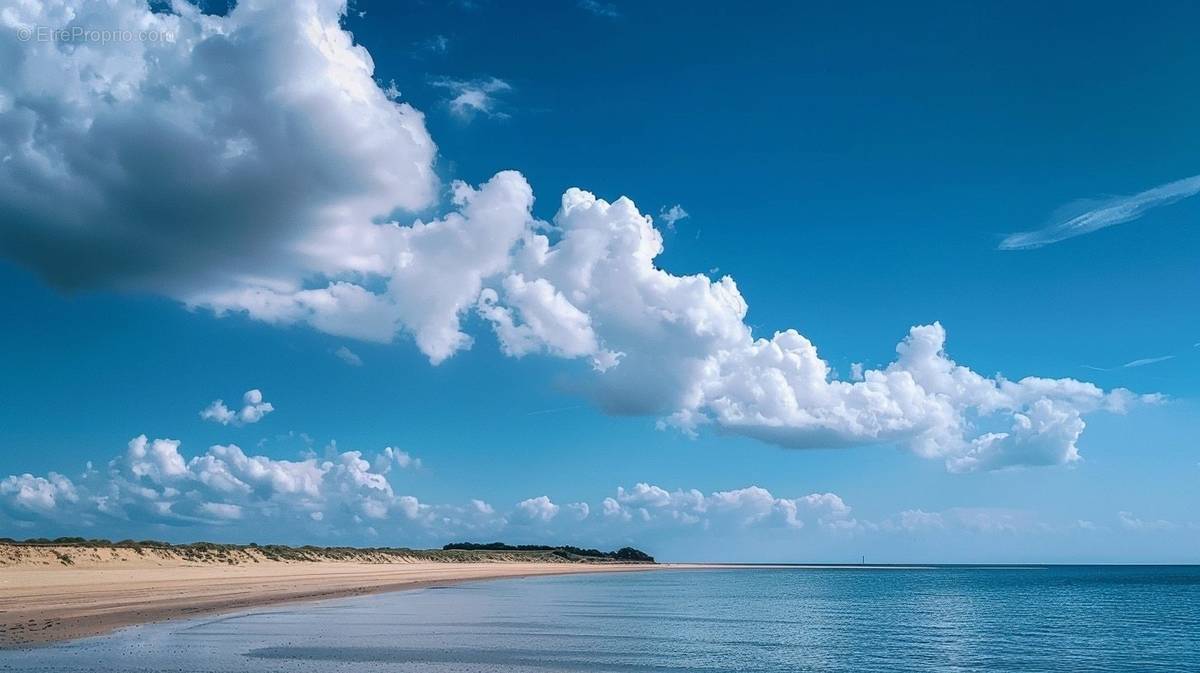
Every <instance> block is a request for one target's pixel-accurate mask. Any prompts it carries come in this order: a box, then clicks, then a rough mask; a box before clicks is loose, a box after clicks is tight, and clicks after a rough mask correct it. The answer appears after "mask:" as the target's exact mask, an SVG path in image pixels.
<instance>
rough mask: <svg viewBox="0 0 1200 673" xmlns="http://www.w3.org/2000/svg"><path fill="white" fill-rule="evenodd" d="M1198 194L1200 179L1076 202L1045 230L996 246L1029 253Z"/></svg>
mask: <svg viewBox="0 0 1200 673" xmlns="http://www.w3.org/2000/svg"><path fill="white" fill-rule="evenodd" d="M1196 194H1200V175H1194V176H1192V177H1190V178H1184V179H1182V180H1176V181H1175V182H1168V183H1167V184H1165V185H1159V186H1158V187H1155V188H1153V189H1148V190H1146V191H1144V192H1140V193H1137V194H1134V195H1132V196H1120V197H1117V198H1115V199H1109V200H1107V201H1101V202H1099V203H1097V202H1095V201H1080V202H1077V203H1075V204H1073V205H1071V206H1068V207H1067V208H1066V209H1064V211H1063V212H1062V214H1061V215H1060V216H1059V217H1057V218H1055V219H1054V221H1053V222H1052V223H1051V224H1050V225H1049V226H1047V227H1044V228H1042V229H1037V230H1035V231H1024V232H1020V233H1016V234H1009V235H1008V236H1006V237H1005V238H1004V240H1003V241H1001V242H1000V249H1001V250H1031V249H1033V248H1040V247H1042V246H1045V245H1050V244H1051V243H1057V242H1059V241H1065V240H1067V239H1068V238H1074V237H1076V236H1082V235H1084V234H1090V233H1092V232H1093V231H1099V230H1101V229H1105V228H1107V227H1111V226H1113V225H1114V224H1121V223H1123V222H1130V221H1132V220H1136V219H1138V218H1139V217H1141V216H1142V215H1145V214H1146V211H1148V210H1150V209H1151V208H1157V207H1159V206H1168V205H1171V204H1172V203H1175V202H1177V201H1182V200H1183V199H1186V198H1189V197H1191V196H1195V195H1196Z"/></svg>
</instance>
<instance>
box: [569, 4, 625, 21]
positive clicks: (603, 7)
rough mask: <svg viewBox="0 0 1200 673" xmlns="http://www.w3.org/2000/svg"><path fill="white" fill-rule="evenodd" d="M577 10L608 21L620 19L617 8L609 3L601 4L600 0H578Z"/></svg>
mask: <svg viewBox="0 0 1200 673" xmlns="http://www.w3.org/2000/svg"><path fill="white" fill-rule="evenodd" d="M579 8H580V9H582V10H584V11H586V12H591V13H592V14H595V15H596V16H603V17H606V18H609V19H616V18H620V16H621V12H620V11H619V10H617V6H616V5H614V4H612V3H611V2H601V0H579Z"/></svg>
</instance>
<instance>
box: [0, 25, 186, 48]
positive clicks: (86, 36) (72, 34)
mask: <svg viewBox="0 0 1200 673" xmlns="http://www.w3.org/2000/svg"><path fill="white" fill-rule="evenodd" d="M17 39H18V40H20V41H21V42H63V43H79V44H83V43H94V44H108V43H112V42H174V41H175V33H173V32H171V31H167V30H157V29H146V30H127V29H122V28H88V27H85V26H68V27H66V28H55V27H53V26H20V27H18V28H17Z"/></svg>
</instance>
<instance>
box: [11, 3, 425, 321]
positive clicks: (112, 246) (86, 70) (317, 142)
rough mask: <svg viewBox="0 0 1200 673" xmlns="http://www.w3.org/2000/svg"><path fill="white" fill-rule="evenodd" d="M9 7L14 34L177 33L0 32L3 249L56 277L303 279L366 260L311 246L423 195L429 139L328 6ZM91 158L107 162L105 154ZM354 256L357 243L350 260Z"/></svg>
mask: <svg viewBox="0 0 1200 673" xmlns="http://www.w3.org/2000/svg"><path fill="white" fill-rule="evenodd" d="M171 7H172V12H153V11H151V10H150V9H149V7H148V6H147V4H146V3H145V2H141V1H138V0H114V1H113V2H104V3H93V2H84V1H83V0H67V2H65V3H61V4H45V3H21V4H17V5H13V6H11V7H8V8H7V10H6V11H5V12H4V13H3V17H0V21H2V22H3V23H4V24H5V26H6V30H5V32H6V34H8V35H12V34H13V33H14V32H15V31H14V29H15V28H18V27H26V28H29V27H37V28H39V29H44V30H60V29H66V30H69V29H70V27H71V26H79V25H83V26H91V27H95V26H103V27H105V28H111V29H126V28H127V29H131V30H134V31H135V32H137V31H153V32H155V33H156V34H161V35H170V36H171V37H172V39H170V40H158V41H154V40H135V41H132V42H131V41H120V40H116V41H111V42H89V43H88V44H87V45H86V46H75V47H73V48H70V49H67V48H64V47H63V45H61V44H59V43H58V42H55V41H52V40H45V41H44V40H28V41H24V42H19V43H18V42H15V41H10V42H8V43H7V48H6V54H7V56H6V59H5V61H6V64H5V68H4V75H3V76H2V77H0V156H3V157H4V161H3V162H2V163H0V251H3V253H4V254H6V255H8V256H10V257H13V258H15V259H17V260H18V261H20V262H22V263H24V264H26V265H28V266H30V267H32V268H35V269H37V270H38V271H40V272H41V273H42V274H44V275H45V276H46V277H47V278H49V279H50V280H51V281H52V282H54V283H55V284H57V285H60V286H64V287H92V286H102V287H116V288H125V289H138V290H152V291H156V292H160V293H163V294H167V295H169V296H171V297H175V298H177V299H183V300H185V301H189V300H192V301H193V303H195V304H197V305H203V304H205V302H204V301H203V298H204V297H206V296H208V295H210V294H212V293H214V292H219V291H226V292H231V291H233V290H234V289H236V288H245V287H247V286H251V287H254V286H260V285H261V286H266V287H271V288H273V289H275V290H276V291H282V290H285V289H289V290H292V291H297V290H299V289H301V287H302V286H301V283H302V281H303V279H304V278H305V277H307V275H308V274H309V273H313V272H324V271H328V272H330V273H334V274H336V273H342V272H345V271H347V270H348V269H349V268H353V267H354V266H356V264H359V263H366V262H365V261H364V260H360V259H354V258H352V255H353V253H352V252H350V251H347V250H345V249H344V248H342V249H338V250H334V251H330V250H327V249H322V248H321V247H319V246H314V245H312V244H311V241H313V239H314V237H315V238H321V236H318V234H329V233H331V232H337V234H336V235H338V236H341V237H346V238H353V237H356V236H364V235H369V232H371V231H373V230H375V229H377V228H378V227H377V226H376V225H374V224H372V218H375V217H377V216H384V215H387V214H389V213H391V212H392V211H394V210H396V209H408V210H416V209H422V208H426V207H428V206H429V205H431V204H432V203H433V201H434V199H435V197H436V194H437V180H436V178H435V176H434V173H433V168H432V166H433V159H434V155H435V147H434V144H433V141H432V139H431V138H430V137H429V134H428V132H427V131H426V130H425V125H424V119H423V117H422V115H421V113H419V112H417V111H416V110H414V109H412V108H411V107H410V106H408V105H405V104H397V103H394V102H393V101H391V100H389V99H388V97H387V96H386V95H385V93H384V92H383V91H382V90H381V89H380V88H379V87H378V86H377V84H376V83H375V82H374V80H373V79H372V77H373V69H374V64H373V62H372V60H371V57H370V55H369V54H368V53H367V52H366V50H365V49H363V48H362V47H361V46H358V45H355V44H354V43H353V40H352V37H351V35H350V34H349V33H347V32H346V31H344V30H343V29H342V28H341V26H340V25H339V21H340V17H341V15H342V14H343V13H344V10H345V6H344V4H342V3H338V2H315V1H306V2H298V3H293V2H276V1H269V0H263V1H260V2H243V3H238V4H237V5H236V6H235V7H234V8H233V9H232V10H231V11H230V12H229V13H228V14H227V15H226V16H214V15H207V14H203V13H202V12H201V11H200V10H199V9H198V8H196V7H194V6H193V5H191V4H188V3H174V4H172V5H171ZM97 157H103V160H97ZM343 253H348V254H349V256H343Z"/></svg>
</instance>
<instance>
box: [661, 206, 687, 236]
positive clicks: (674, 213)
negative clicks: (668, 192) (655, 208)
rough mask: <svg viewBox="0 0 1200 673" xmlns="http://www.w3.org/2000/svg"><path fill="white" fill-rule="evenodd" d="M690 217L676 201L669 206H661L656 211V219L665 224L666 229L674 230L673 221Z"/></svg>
mask: <svg viewBox="0 0 1200 673" xmlns="http://www.w3.org/2000/svg"><path fill="white" fill-rule="evenodd" d="M688 217H690V216H689V215H688V211H686V210H684V209H683V206H681V205H679V204H678V203H677V204H675V205H673V206H671V207H670V208H663V209H662V210H661V211H659V213H658V219H660V220H662V221H663V222H665V223H666V224H667V229H670V230H671V231H675V223H676V222H679V221H680V220H684V219H687V218H688Z"/></svg>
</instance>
